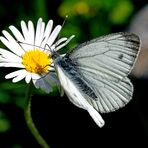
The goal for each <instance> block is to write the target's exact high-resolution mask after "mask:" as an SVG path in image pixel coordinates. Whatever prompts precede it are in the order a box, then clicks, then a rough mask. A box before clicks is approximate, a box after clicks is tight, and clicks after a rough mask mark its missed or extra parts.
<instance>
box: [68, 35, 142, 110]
mask: <svg viewBox="0 0 148 148" xmlns="http://www.w3.org/2000/svg"><path fill="white" fill-rule="evenodd" d="M139 46H140V41H139V38H138V37H137V36H136V35H134V34H130V33H116V34H110V35H108V36H104V37H101V38H97V39H94V40H91V41H89V42H86V43H84V44H81V45H80V46H78V47H77V48H75V49H73V50H72V51H71V52H70V53H69V54H67V55H66V58H67V59H69V60H70V61H71V62H72V63H73V64H74V66H75V68H76V69H77V72H78V73H79V74H80V75H81V77H82V79H83V81H84V82H86V83H87V84H89V87H90V88H91V89H92V90H93V92H94V93H95V95H96V96H97V98H95V99H94V98H92V97H91V96H90V95H88V94H87V93H85V92H84V93H83V95H85V99H86V100H87V101H88V102H89V103H90V104H91V105H92V106H93V107H94V108H95V109H96V110H98V111H100V112H102V113H105V112H110V111H114V110H116V109H118V108H120V107H123V106H124V105H125V104H126V103H128V102H129V100H130V99H131V98H132V95H133V86H132V84H131V82H130V80H129V79H128V78H127V75H128V74H129V73H130V72H131V70H132V68H133V65H134V63H135V61H136V57H137V55H138V52H139Z"/></svg>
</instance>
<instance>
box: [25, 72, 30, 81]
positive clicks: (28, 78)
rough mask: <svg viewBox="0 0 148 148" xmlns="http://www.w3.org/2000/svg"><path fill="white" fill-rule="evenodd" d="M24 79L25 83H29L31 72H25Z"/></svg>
mask: <svg viewBox="0 0 148 148" xmlns="http://www.w3.org/2000/svg"><path fill="white" fill-rule="evenodd" d="M25 81H26V83H30V81H31V73H29V72H28V73H27V75H26V77H25Z"/></svg>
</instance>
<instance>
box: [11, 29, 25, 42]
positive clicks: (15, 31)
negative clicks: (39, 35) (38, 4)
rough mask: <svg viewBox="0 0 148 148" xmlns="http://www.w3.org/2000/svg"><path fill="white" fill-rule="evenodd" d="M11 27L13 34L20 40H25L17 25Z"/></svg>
mask: <svg viewBox="0 0 148 148" xmlns="http://www.w3.org/2000/svg"><path fill="white" fill-rule="evenodd" d="M9 29H10V30H11V31H12V33H13V35H14V36H15V38H16V39H17V40H18V41H20V42H25V39H24V37H23V35H22V34H21V33H20V31H19V30H18V29H17V28H16V27H14V26H10V27H9Z"/></svg>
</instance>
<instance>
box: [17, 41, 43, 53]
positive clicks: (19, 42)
mask: <svg viewBox="0 0 148 148" xmlns="http://www.w3.org/2000/svg"><path fill="white" fill-rule="evenodd" d="M17 43H18V44H19V45H20V46H21V47H22V49H23V50H24V51H25V49H24V48H23V46H22V45H21V44H25V45H31V46H34V47H38V48H41V49H44V48H42V47H41V46H36V45H33V44H29V43H24V42H21V41H17Z"/></svg>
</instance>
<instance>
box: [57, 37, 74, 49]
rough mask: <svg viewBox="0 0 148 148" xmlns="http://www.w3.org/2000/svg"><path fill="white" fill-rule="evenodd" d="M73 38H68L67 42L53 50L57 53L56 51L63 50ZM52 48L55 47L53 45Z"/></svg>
mask: <svg viewBox="0 0 148 148" xmlns="http://www.w3.org/2000/svg"><path fill="white" fill-rule="evenodd" d="M74 37H75V36H74V35H72V36H71V37H69V38H68V40H67V41H66V42H65V43H63V44H61V45H59V46H57V47H55V50H56V51H57V50H59V49H61V48H63V47H64V46H66V45H67V44H68V43H69V42H70V41H71V40H72V39H73V38H74ZM54 46H55V44H54Z"/></svg>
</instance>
